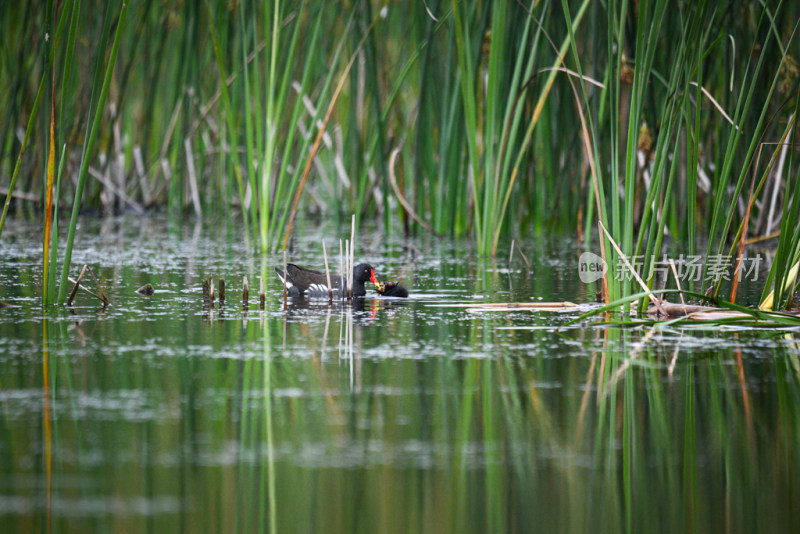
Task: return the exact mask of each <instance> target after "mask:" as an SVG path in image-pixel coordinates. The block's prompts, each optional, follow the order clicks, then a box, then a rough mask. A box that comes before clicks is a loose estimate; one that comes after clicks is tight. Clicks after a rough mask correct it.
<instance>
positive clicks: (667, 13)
mask: <svg viewBox="0 0 800 534" xmlns="http://www.w3.org/2000/svg"><path fill="white" fill-rule="evenodd" d="M55 4H58V5H60V7H59V15H58V20H57V21H50V20H49V19H48V15H47V13H46V12H45V11H46V10H38V9H34V8H32V7H31V6H30V4H24V5H14V6H8V8H7V9H4V10H3V13H2V14H1V15H0V29H1V30H3V31H4V34H5V35H7V36H8V39H7V42H8V46H6V47H4V49H3V52H2V61H0V77H2V79H3V80H4V81H6V82H7V83H6V84H5V85H6V86H8V87H10V88H11V90H10V91H8V92H5V93H3V94H2V95H0V106H3V109H6V110H8V113H7V115H6V116H4V117H3V124H4V125H6V127H5V128H4V129H3V131H2V132H0V150H2V153H0V187H2V188H4V189H6V190H7V194H6V197H5V202H4V208H3V215H2V218H0V236H1V235H2V234H1V232H2V230H3V226H4V223H5V219H6V216H7V215H8V214H9V212H10V208H11V207H12V206H16V208H17V211H18V213H22V212H24V211H25V209H27V206H29V204H26V203H28V202H30V200H23V198H25V199H27V198H30V195H34V196H35V197H37V198H40V199H42V201H44V200H45V196H46V191H47V190H49V189H50V188H48V187H47V185H46V181H45V182H43V181H41V180H39V179H38V178H37V177H38V176H44V175H45V171H46V168H47V164H48V156H47V152H46V150H50V148H47V147H49V146H50V144H51V143H50V142H49V138H50V135H49V131H47V130H46V129H45V128H39V127H38V124H44V123H43V122H42V121H39V122H37V120H36V118H37V114H38V112H39V109H40V107H41V104H42V97H43V95H44V96H45V98H47V97H50V98H49V100H54V106H55V107H54V109H55V111H56V120H55V123H54V124H55V129H54V138H55V143H52V144H53V145H54V147H55V154H56V155H57V153H58V150H59V148H58V147H61V146H64V145H66V146H67V149H66V153H65V157H66V158H67V163H66V164H65V165H64V180H63V187H62V188H61V189H60V191H59V195H60V197H61V198H56V199H54V201H59V200H60V201H61V202H62V203H64V202H67V203H71V204H72V206H73V209H72V216H71V219H70V224H69V225H68V236H67V242H66V244H67V247H66V254H65V258H64V260H65V261H64V264H65V265H64V266H63V268H62V276H61V286H62V287H59V291H60V294H61V295H63V291H64V288H63V285H64V281H65V273H66V272H67V270H68V268H69V262H70V259H71V246H72V243H73V242H74V240H75V234H74V228H75V226H76V224H77V219H78V217H79V215H80V213H81V210H83V209H92V210H101V211H104V212H114V211H118V210H120V209H124V208H125V206H140V205H141V206H144V207H146V208H159V207H163V208H164V209H167V210H168V211H169V212H170V213H171V214H172V215H173V216H174V217H175V218H180V217H182V216H183V215H184V214H187V213H190V212H195V213H197V214H202V216H204V217H228V216H229V215H230V213H232V212H236V211H238V215H237V216H239V217H241V218H242V221H243V224H244V226H245V228H246V229H247V235H248V239H249V240H250V243H251V244H252V247H253V249H254V250H255V249H258V250H261V251H262V252H268V251H271V250H274V249H275V248H276V247H278V246H282V245H283V243H284V240H283V239H282V238H283V237H284V235H286V234H287V232H288V231H289V229H290V227H291V221H292V218H293V217H294V215H292V212H293V205H295V203H296V205H297V213H298V216H305V215H309V214H312V215H318V216H322V217H328V218H334V219H336V220H341V221H342V222H343V223H345V224H346V220H347V214H349V213H356V216H357V224H359V225H360V224H362V223H363V222H364V221H374V222H375V223H376V224H380V225H382V227H383V228H384V230H385V231H386V232H387V233H391V232H395V231H400V230H401V229H402V231H403V232H407V233H419V232H428V231H432V232H435V233H436V234H438V235H443V236H461V235H471V236H473V238H474V240H475V243H476V247H477V250H478V251H479V252H481V253H483V254H487V255H493V254H495V252H496V250H497V247H498V244H499V243H500V242H501V241H503V240H504V239H509V238H515V239H517V241H518V242H519V241H520V240H521V239H523V238H525V237H526V236H535V235H536V234H537V233H541V232H547V231H551V229H556V230H557V231H565V230H567V229H572V228H578V229H579V230H578V232H579V233H580V234H581V236H582V237H585V238H586V239H587V240H588V241H587V244H588V245H587V246H590V247H591V246H593V245H592V242H593V240H594V238H593V235H592V232H588V233H587V232H585V230H586V229H591V228H593V227H595V226H596V223H597V221H602V223H603V225H604V226H605V227H606V228H608V229H609V231H610V233H611V235H612V236H613V238H614V239H615V240H616V241H617V242H619V243H620V246H621V250H622V251H623V254H625V255H626V256H634V257H635V256H641V257H643V258H644V265H643V270H644V271H645V274H647V273H648V271H649V268H650V267H651V265H652V258H659V256H660V255H661V254H662V248H663V242H664V237H665V236H671V237H672V238H676V239H677V240H678V241H679V242H680V247H679V249H680V251H681V252H682V253H685V254H689V255H694V254H696V253H698V252H700V251H702V249H705V254H706V257H711V256H717V255H725V254H727V253H728V251H729V250H734V249H733V247H734V246H736V245H737V243H738V242H739V241H740V240H741V239H737V235H738V236H739V237H741V236H748V235H753V233H757V232H758V231H759V230H760V229H761V228H762V227H763V226H764V223H763V220H764V219H765V218H766V217H767V213H772V214H773V216H772V219H773V222H774V223H775V224H777V225H779V226H781V228H782V232H781V243H780V245H779V249H780V253H779V254H778V256H777V257H776V259H777V260H778V263H780V264H781V265H777V266H775V268H774V273H773V275H772V276H771V278H770V280H769V283H768V284H767V285H768V286H769V287H770V288H772V287H777V288H778V289H779V291H778V292H777V293H778V294H777V295H776V297H778V300H781V301H782V303H783V304H784V305H785V304H786V301H785V296H786V294H787V293H788V288H786V289H785V290H784V288H783V286H780V285H778V286H775V285H774V284H775V283H776V282H775V281H776V280H783V279H784V278H785V277H784V273H788V272H789V271H790V268H791V267H792V265H794V263H795V262H796V261H797V259H798V253H800V250H798V246H797V239H796V237H793V236H789V235H787V231H790V230H791V229H792V226H791V224H790V223H787V218H788V217H790V216H792V214H795V215H796V213H795V212H796V211H797V209H800V206H798V205H797V204H793V201H792V199H793V198H796V196H793V195H792V192H793V191H794V190H795V189H796V187H795V185H796V184H794V182H793V181H792V179H791V178H790V177H791V173H792V172H793V171H794V172H796V168H797V165H796V161H795V160H796V154H795V152H796V150H797V149H796V148H794V144H796V143H797V141H796V140H795V138H796V135H795V129H796V128H794V127H793V126H790V125H789V123H788V122H787V121H788V120H789V117H790V116H791V115H792V113H795V114H796V109H797V105H796V101H797V88H798V66H797V58H796V57H794V56H795V55H796V53H794V54H793V51H794V50H796V42H797V41H796V38H795V30H796V25H797V21H798V20H799V19H800V7H798V6H797V5H795V4H794V3H787V2H780V3H778V4H777V5H774V6H762V5H761V4H757V3H751V4H745V5H738V4H737V5H734V4H728V5H725V6H718V5H717V4H714V3H712V2H707V1H700V2H695V3H688V4H687V3H683V4H672V3H669V2H666V1H665V0H645V1H641V2H630V1H627V0H610V1H609V2H607V3H592V2H589V1H588V0H581V1H573V2H570V1H567V0H562V1H560V2H558V1H552V0H541V1H538V2H537V1H532V0H531V1H524V0H520V1H517V2H493V3H487V2H474V1H460V2H459V1H451V2H447V1H436V0H432V1H429V2H424V3H418V2H409V3H387V2H383V1H378V0H373V1H368V0H358V1H355V2H353V3H351V4H348V5H346V6H344V9H343V6H342V5H338V4H336V5H335V4H331V3H329V2H320V1H317V0H304V1H300V2H281V1H279V0H244V1H242V2H238V3H233V4H231V3H228V2H214V1H211V0H206V1H204V2H202V3H192V2H189V3H166V4H164V5H163V6H162V7H160V8H159V9H154V8H153V2H152V1H148V2H142V3H125V4H123V5H122V6H110V5H107V4H101V3H98V2H96V1H95V0H65V1H63V2H60V3H59V2H55ZM128 12H130V20H131V21H132V23H131V24H125V16H126V13H128ZM20 21H21V23H20ZM48 23H55V24H57V26H56V28H55V34H56V37H55V40H54V42H56V43H59V46H58V50H57V51H54V53H53V54H52V58H53V64H52V65H53V68H54V69H55V76H54V78H55V80H56V84H57V85H58V87H56V88H55V91H54V92H48V93H46V94H45V89H46V84H45V79H46V76H45V73H46V72H48V69H49V70H50V71H51V72H52V69H50V67H49V65H50V63H49V57H50V56H48V55H47V54H38V53H37V52H36V51H35V50H33V49H32V48H30V47H26V45H25V43H27V42H30V41H31V36H33V35H42V34H43V33H45V29H46V26H47V24H48ZM65 30H66V31H65ZM112 35H113V44H111V42H112ZM65 36H66V37H65ZM201 43H204V44H201ZM336 87H340V88H341V89H339V91H340V92H337V91H336ZM45 107H46V108H47V109H48V110H49V109H50V104H46V105H45ZM23 127H24V134H23V133H22V131H20V132H19V134H18V133H17V130H22V128H23ZM115 130H116V132H117V133H116V134H115ZM779 141H780V142H782V143H783V144H788V145H789V146H790V148H788V149H787V150H786V152H785V155H784V159H785V160H787V161H788V164H784V165H782V166H781V169H782V170H783V173H782V174H781V175H777V174H776V171H777V169H778V167H777V165H776V164H775V161H776V155H777V154H779V152H780V151H781V150H782V148H781V147H782V146H783V145H780V144H772V145H766V144H764V143H778V142H779ZM29 146H33V147H36V148H37V150H28V148H29ZM78 147H81V148H78ZM760 147H768V148H763V149H762V150H763V154H762V157H760V158H758V161H756V159H757V158H756V154H757V151H758V150H759V148H760ZM393 152H396V153H397V158H396V160H395V167H394V168H393V169H392V170H391V171H392V172H390V169H389V168H388V167H389V164H390V157H389V155H390V154H392V153H393ZM78 159H80V164H79V165H76V164H74V163H73V164H70V162H73V161H75V160H78ZM56 163H60V162H56ZM756 164H758V168H755V166H756ZM54 167H56V168H57V167H58V164H56V165H55V166H54ZM766 169H769V172H767V170H766ZM752 176H757V177H756V178H754V179H755V180H756V181H755V182H754V194H753V197H751V198H746V197H747V195H748V191H749V185H750V180H751V178H750V177H752ZM7 177H10V178H7ZM390 177H393V181H394V182H395V183H394V184H393V185H392V184H390V183H389V182H390ZM95 178H97V179H95ZM395 188H396V189H397V191H399V193H400V194H401V195H402V196H403V198H404V202H405V204H406V205H405V206H402V205H401V203H400V202H399V201H398V199H397V198H395V197H396V194H395ZM767 191H769V192H770V196H769V197H765V194H766V193H765V192H767ZM15 195H16V196H15ZM746 205H748V206H750V208H749V211H748V210H747V209H745V206H746ZM37 209H39V208H37ZM412 210H413V216H412V214H411V213H408V211H412ZM746 213H747V217H746V215H745V214H746ZM775 214H777V215H775ZM745 219H747V226H748V228H745V227H744V223H745ZM56 222H57V221H56ZM785 224H789V226H788V227H787V226H784V225H785ZM705 237H707V239H705V243H706V244H705V246H704V247H703V246H702V245H701V244H700V241H701V238H705ZM607 244H608V243H604V245H607ZM603 248H606V249H609V250H608V258H607V260H608V261H609V263H610V264H611V266H612V268H615V267H616V265H617V263H618V262H619V258H618V257H616V255H615V254H614V252H613V251H612V250H610V247H607V246H604V247H603ZM705 274H708V271H706V273H705ZM706 278H707V277H706ZM649 282H650V283H653V279H652V277H650V279H649ZM719 282H720V281H719V280H718V279H711V278H709V279H708V280H704V281H703V284H702V285H703V286H704V287H703V288H702V289H706V288H708V287H709V286H711V287H712V288H713V289H712V291H713V292H715V293H717V292H719V290H720V283H719ZM698 289H700V288H698ZM633 291H634V289H633V287H632V286H631V285H630V281H629V280H621V281H616V280H613V281H612V283H611V284H610V286H609V288H608V293H609V295H608V296H609V299H610V300H614V299H617V298H621V297H623V296H625V295H630V294H631V293H632V292H633ZM767 293H768V290H765V295H766V294H767Z"/></svg>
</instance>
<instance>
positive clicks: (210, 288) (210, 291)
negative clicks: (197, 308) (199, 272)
mask: <svg viewBox="0 0 800 534" xmlns="http://www.w3.org/2000/svg"><path fill="white" fill-rule="evenodd" d="M203 304H204V305H206V306H212V305H213V304H214V279H213V278H212V277H210V276H209V277H208V278H206V279H204V280H203Z"/></svg>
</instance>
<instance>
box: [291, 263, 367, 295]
mask: <svg viewBox="0 0 800 534" xmlns="http://www.w3.org/2000/svg"><path fill="white" fill-rule="evenodd" d="M275 272H276V273H277V274H278V278H280V279H281V281H282V282H283V283H284V284H285V285H286V290H287V294H288V295H289V296H290V297H308V298H328V294H329V293H328V277H327V276H326V275H325V273H322V272H319V271H315V270H313V269H305V268H303V267H299V266H297V265H295V264H293V263H289V264H287V265H286V273H287V274H286V276H284V274H283V271H282V270H281V269H279V268H277V267H275ZM353 278H355V282H354V283H353V296H354V297H363V296H364V295H366V294H367V288H365V287H364V283H365V282H372V283H373V284H375V286H377V287H380V282H378V279H377V278H375V269H373V268H372V265H369V264H368V263H361V264H358V265H356V266H355V268H354V269H353ZM347 283H348V280H343V277H342V276H340V275H333V276H331V285H332V286H333V298H341V296H342V295H341V293H340V290H341V288H342V287H344V290H345V291H347Z"/></svg>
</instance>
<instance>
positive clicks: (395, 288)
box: [378, 282, 408, 298]
mask: <svg viewBox="0 0 800 534" xmlns="http://www.w3.org/2000/svg"><path fill="white" fill-rule="evenodd" d="M378 294H380V295H383V296H384V297H401V298H406V297H408V289H406V288H404V287H403V286H401V285H400V284H398V283H397V282H386V283H384V284H381V285H380V286H378Z"/></svg>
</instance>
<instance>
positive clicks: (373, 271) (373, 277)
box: [369, 269, 381, 288]
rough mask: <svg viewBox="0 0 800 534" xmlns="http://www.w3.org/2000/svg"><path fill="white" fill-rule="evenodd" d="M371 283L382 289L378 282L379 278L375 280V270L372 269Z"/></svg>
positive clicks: (370, 274)
mask: <svg viewBox="0 0 800 534" xmlns="http://www.w3.org/2000/svg"><path fill="white" fill-rule="evenodd" d="M369 281H370V282H372V283H373V284H375V286H376V287H378V288H380V287H381V283H380V282H378V279H377V278H375V269H372V270H371V271H370V272H369Z"/></svg>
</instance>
